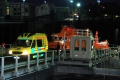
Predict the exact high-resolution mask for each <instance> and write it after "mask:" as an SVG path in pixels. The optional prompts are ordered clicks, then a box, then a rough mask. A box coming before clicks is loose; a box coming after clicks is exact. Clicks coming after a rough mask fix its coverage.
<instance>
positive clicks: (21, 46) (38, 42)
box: [9, 33, 48, 58]
mask: <svg viewBox="0 0 120 80" xmlns="http://www.w3.org/2000/svg"><path fill="white" fill-rule="evenodd" d="M47 50H48V39H47V35H46V34H45V33H35V34H31V33H23V35H20V36H19V37H18V38H17V40H16V42H15V43H14V44H13V45H12V47H11V48H10V50H9V54H10V55H12V56H16V55H18V56H20V55H28V54H31V55H32V57H33V58H36V57H37V55H36V54H37V53H38V54H39V57H42V56H44V52H46V51H47Z"/></svg>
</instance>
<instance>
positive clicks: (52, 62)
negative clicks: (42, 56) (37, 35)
mask: <svg viewBox="0 0 120 80" xmlns="http://www.w3.org/2000/svg"><path fill="white" fill-rule="evenodd" d="M52 65H54V51H52Z"/></svg>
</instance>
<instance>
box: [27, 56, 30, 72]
mask: <svg viewBox="0 0 120 80" xmlns="http://www.w3.org/2000/svg"><path fill="white" fill-rule="evenodd" d="M27 72H30V54H28V64H27Z"/></svg>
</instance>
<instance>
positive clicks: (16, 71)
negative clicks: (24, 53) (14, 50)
mask: <svg viewBox="0 0 120 80" xmlns="http://www.w3.org/2000/svg"><path fill="white" fill-rule="evenodd" d="M15 77H18V56H16V58H15Z"/></svg>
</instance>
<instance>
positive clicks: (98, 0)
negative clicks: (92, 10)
mask: <svg viewBox="0 0 120 80" xmlns="http://www.w3.org/2000/svg"><path fill="white" fill-rule="evenodd" d="M97 2H98V18H99V6H100V0H97Z"/></svg>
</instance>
